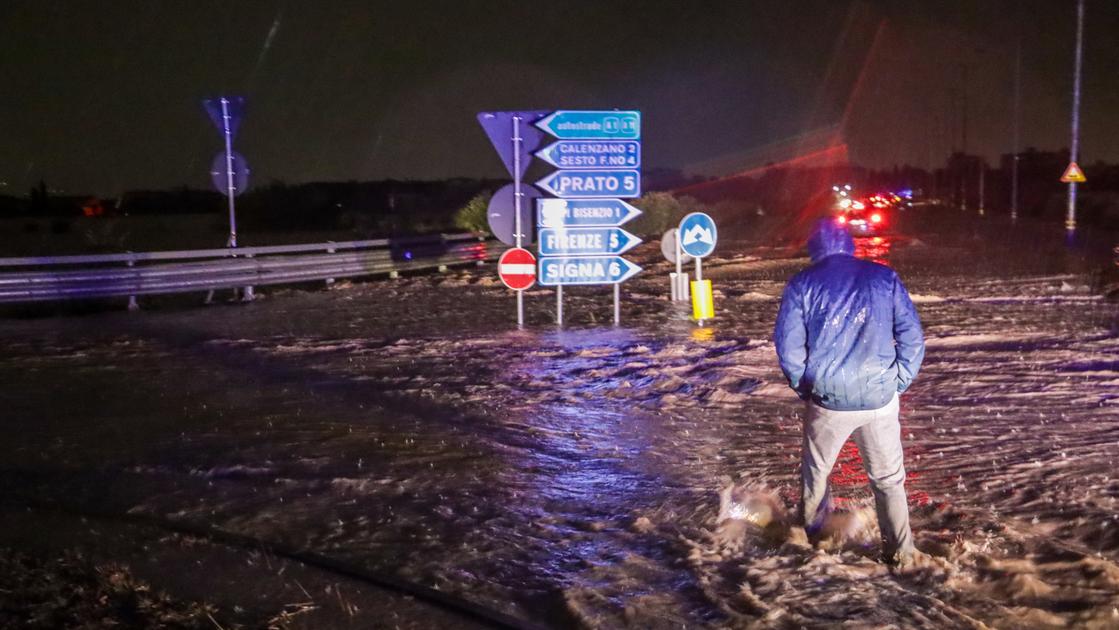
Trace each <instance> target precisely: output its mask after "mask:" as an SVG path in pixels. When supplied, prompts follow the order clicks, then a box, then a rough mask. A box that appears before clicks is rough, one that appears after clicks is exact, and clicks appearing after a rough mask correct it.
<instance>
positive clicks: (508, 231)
mask: <svg viewBox="0 0 1119 630" xmlns="http://www.w3.org/2000/svg"><path fill="white" fill-rule="evenodd" d="M548 113H549V112H546V111H523V112H481V113H479V114H478V123H479V124H480V125H482V129H483V130H484V131H485V132H486V136H487V137H489V139H490V142H491V143H492V144H493V147H494V149H496V150H497V154H498V156H499V157H500V158H501V162H502V163H503V164H504V165H505V168H506V170H508V171H509V174H510V175H512V177H513V185H512V192H511V194H512V200H511V203H509V202H508V200H507V195H508V193H504V194H503V191H504V190H505V189H502V190H501V191H498V193H497V194H495V195H494V198H493V200H492V201H491V204H490V207H489V208H488V209H487V218H488V220H489V225H490V228H491V229H492V230H493V233H494V235H495V236H497V237H498V238H499V239H500V240H501V241H502V242H503V243H507V244H509V245H513V246H514V247H515V248H518V249H520V248H521V246H522V245H524V240H525V236H526V234H525V230H524V228H525V225H524V222H525V217H524V216H523V215H524V214H525V212H524V210H525V202H526V201H528V198H529V197H533V198H534V197H536V196H539V193H538V192H536V191H535V189H532V188H531V187H529V191H527V192H526V191H525V189H524V183H523V180H524V174H525V171H526V170H527V169H528V163H529V162H530V161H531V160H532V155H531V152H532V151H535V150H536V148H537V147H538V146H540V143H541V141H542V140H543V138H544V133H543V132H542V131H541V130H539V129H537V128H536V127H535V126H533V123H535V122H536V121H538V120H539V119H540V118H542V117H544V116H545V115H546V114H548ZM526 123H527V124H526ZM510 213H511V214H512V217H511V220H510V217H509V214H510ZM529 236H530V238H529V239H528V240H529V241H530V242H531V240H532V239H531V235H529ZM533 264H535V258H534V259H533ZM498 273H499V275H500V266H499V272H498ZM506 284H507V285H508V283H506ZM510 288H512V287H510ZM516 292H517V326H518V327H521V326H524V289H516Z"/></svg>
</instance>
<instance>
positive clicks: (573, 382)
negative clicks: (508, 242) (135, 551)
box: [0, 230, 1119, 628]
mask: <svg viewBox="0 0 1119 630" xmlns="http://www.w3.org/2000/svg"><path fill="white" fill-rule="evenodd" d="M998 232H999V231H998V230H992V231H991V234H992V236H990V239H991V241H990V242H984V243H981V244H980V243H976V242H975V240H974V239H975V237H974V235H970V236H968V237H961V236H960V235H959V234H938V233H936V232H935V231H932V230H930V231H927V232H922V233H920V234H915V233H910V234H907V235H905V236H896V235H895V236H887V237H884V238H882V239H880V240H874V239H865V240H863V239H860V243H859V246H860V252H859V253H860V255H863V256H866V257H868V258H874V259H878V260H882V261H884V262H887V263H889V264H891V265H893V266H895V267H896V268H897V269H898V270H899V272H900V273H901V274H902V278H903V280H905V281H906V283H907V284H908V286H909V288H910V291H911V293H912V294H913V297H914V301H915V302H916V303H917V307H918V310H919V312H920V315H921V318H922V321H923V323H924V327H925V332H926V337H927V342H928V353H927V358H926V361H925V365H924V367H923V369H922V371H921V374H920V376H919V377H918V380H917V381H916V383H915V384H914V386H913V387H912V389H911V390H910V392H909V393H907V394H906V395H905V396H904V397H903V398H902V423H903V436H904V439H905V447H906V457H907V462H906V464H907V469H908V480H907V488H908V492H909V497H910V506H911V510H912V514H913V516H912V519H913V527H914V531H915V535H916V539H917V544H918V547H919V548H921V549H923V550H924V551H926V552H927V553H929V554H930V555H931V556H932V558H933V559H932V560H931V561H930V562H928V563H927V566H923V567H920V568H919V569H916V570H913V571H910V572H908V573H905V574H900V575H893V574H891V573H890V571H889V570H888V569H887V567H886V566H885V565H884V564H881V563H880V562H879V561H878V555H877V554H878V549H877V546H876V537H877V532H876V531H875V527H876V526H875V524H874V522H873V520H874V519H873V517H872V510H871V509H870V508H869V506H870V505H871V503H870V502H871V495H870V492H869V490H868V489H867V488H866V485H865V483H866V478H865V475H864V473H863V472H862V468H861V465H860V463H859V461H858V453H857V451H856V450H854V449H853V448H847V449H845V450H844V452H843V454H842V455H841V459H840V462H839V465H838V466H837V468H836V471H835V474H834V476H833V491H834V492H835V493H836V495H837V496H838V498H839V499H840V505H841V507H842V508H843V510H844V512H843V513H842V514H840V515H839V516H837V518H836V520H835V521H834V522H833V524H832V525H833V529H834V530H835V532H836V535H835V538H834V539H833V540H832V541H830V542H829V543H828V544H825V545H824V548H822V549H813V548H812V547H809V546H807V545H805V544H803V541H802V540H799V539H798V538H797V536H796V535H794V534H793V533H790V531H789V530H788V528H787V527H786V522H787V513H788V511H789V510H790V509H791V507H792V506H793V505H794V503H795V500H796V494H797V469H798V462H799V446H800V434H799V431H800V418H801V416H802V407H801V406H800V405H801V404H800V403H799V401H798V400H797V399H796V398H795V396H793V395H792V394H791V393H790V392H789V391H788V389H787V387H786V386H785V384H784V381H783V379H782V377H781V375H780V372H779V371H778V369H777V367H776V360H775V357H774V350H773V344H772V342H771V341H770V333H771V329H772V325H773V320H774V317H775V315H776V311H777V305H778V302H777V300H778V297H779V295H780V291H781V289H782V287H783V284H784V282H785V280H786V279H787V278H788V277H789V276H790V275H791V274H792V273H794V272H795V271H796V270H797V269H799V268H801V267H803V266H804V265H805V264H806V263H807V260H806V259H804V258H801V257H800V256H799V255H798V254H797V253H796V252H792V251H785V250H779V249H774V248H767V247H761V246H759V245H758V244H757V243H750V242H741V243H730V242H727V243H720V247H719V250H717V251H718V254H719V255H717V256H716V257H714V258H713V259H711V260H709V261H708V264H707V265H706V266H705V274H704V275H705V277H708V278H711V279H713V281H714V286H715V289H716V291H715V297H716V310H717V318H716V319H715V320H713V321H712V322H710V325H708V326H705V327H703V328H699V327H697V326H696V325H695V324H694V323H693V322H691V321H690V319H689V315H690V313H689V310H688V309H686V308H685V307H683V306H679V305H677V306H674V305H672V304H671V303H670V302H669V301H668V300H667V288H668V281H667V271H668V266H667V264H666V263H664V262H663V261H659V260H658V259H657V258H654V256H658V253H657V252H656V250H655V248H656V245H655V244H653V245H651V246H643V248H641V249H639V250H637V255H636V258H638V259H641V262H643V263H644V264H645V266H646V271H645V272H644V273H643V274H641V275H640V276H638V277H637V278H635V279H634V280H632V281H630V282H629V283H627V284H626V285H625V288H624V291H623V300H624V304H623V322H622V325H621V326H619V327H614V326H613V325H612V323H611V322H610V320H609V318H610V317H611V315H612V310H611V303H610V295H611V293H610V291H609V290H608V289H606V288H581V289H573V290H572V289H569V290H568V291H566V292H565V293H566V298H567V299H566V301H565V316H566V317H567V319H568V325H567V326H566V327H565V328H564V329H563V330H559V329H557V327H556V326H555V325H554V324H552V323H551V317H552V313H553V309H554V303H555V298H554V293H553V292H552V291H548V290H533V291H530V292H529V293H528V295H527V296H526V303H527V305H528V320H529V325H528V326H527V327H526V329H525V330H517V329H516V326H515V324H514V322H515V313H514V301H513V299H512V297H511V295H510V293H509V292H508V291H507V290H506V289H504V287H502V286H501V285H500V283H499V282H498V281H497V280H496V279H495V278H494V277H493V271H492V269H480V270H477V271H460V272H452V273H449V274H443V275H440V276H424V277H414V278H403V279H399V280H395V281H376V282H369V283H361V284H352V285H351V284H348V283H339V284H337V285H335V286H334V287H333V288H332V289H331V290H321V289H308V290H292V289H286V290H278V291H274V292H271V293H269V294H268V295H267V296H266V297H265V298H264V299H262V300H260V301H258V302H256V303H253V304H250V305H220V306H216V307H208V308H202V307H183V306H181V305H177V306H176V305H165V306H163V307H161V308H149V309H147V310H145V311H143V312H140V313H131V314H130V313H124V312H109V313H99V314H93V315H83V316H66V317H37V318H22V319H20V318H8V319H6V320H5V321H3V327H4V329H5V332H4V337H5V349H6V352H5V353H4V356H3V357H2V358H0V382H3V383H4V385H3V386H2V389H0V403H2V404H3V407H4V409H5V413H4V418H5V427H6V428H7V433H8V435H9V439H8V440H6V441H5V442H4V443H3V445H2V446H0V454H2V455H3V460H4V462H5V464H4V466H3V471H4V472H3V478H2V482H3V486H2V487H3V488H4V492H5V494H7V495H9V499H10V500H12V501H18V500H19V497H32V496H34V498H35V500H36V501H39V502H43V501H46V502H54V503H57V504H60V505H69V506H72V507H74V508H75V509H78V508H80V507H81V506H82V505H87V506H88V505H97V506H99V508H106V507H108V508H110V509H113V510H117V511H120V512H130V513H138V514H145V515H152V516H157V517H160V518H164V519H167V520H171V521H175V522H183V523H190V524H194V525H204V526H212V527H215V528H219V529H221V530H224V531H230V532H235V533H238V534H244V535H248V536H252V537H255V538H258V539H260V540H263V541H270V542H275V543H280V544H284V545H287V546H290V547H296V548H302V549H307V550H311V551H314V552H316V553H319V554H323V555H326V556H329V557H335V558H339V559H343V560H346V561H348V562H352V563H355V564H358V565H360V566H363V567H366V568H367V569H368V570H369V571H371V572H380V573H384V574H390V575H393V576H397V577H399V578H402V579H406V580H410V581H413V582H415V583H418V584H423V585H426V586H431V587H435V588H438V589H440V590H441V591H444V592H448V593H452V594H455V595H457V596H460V597H462V598H465V599H468V600H470V601H472V602H475V603H478V604H480V605H483V606H486V607H489V608H492V609H494V610H500V611H502V612H505V613H508V614H511V615H514V616H516V617H519V618H523V619H526V620H532V621H534V622H536V623H540V624H543V625H546V626H556V627H566V626H570V625H581V626H585V627H602V628H615V627H623V626H627V625H631V626H635V627H681V626H687V627H743V626H746V627H775V628H784V627H825V626H831V625H835V624H838V623H842V622H845V621H850V622H853V623H854V626H855V627H891V626H892V627H936V628H955V627H961V628H966V627H982V626H983V625H984V624H985V625H987V626H994V627H1007V628H1011V627H1063V626H1067V625H1074V626H1078V627H1099V628H1103V627H1116V626H1117V625H1119V565H1117V564H1116V563H1117V561H1119V506H1117V505H1116V498H1117V496H1119V467H1117V466H1116V462H1115V460H1116V457H1117V456H1119V336H1117V333H1119V326H1117V308H1116V305H1115V304H1113V303H1108V302H1105V301H1103V300H1101V299H1099V298H1098V297H1097V296H1095V295H1093V293H1092V291H1091V284H1092V278H1091V276H1090V274H1089V273H1088V271H1089V270H1090V265H1085V264H1084V260H1083V259H1082V257H1078V256H1077V255H1073V254H1061V253H1059V252H1060V251H1061V250H1060V249H1059V248H1057V249H1053V250H1052V251H1050V252H1045V251H1041V250H1039V249H1038V248H1037V247H1034V246H1032V245H1031V246H1023V244H1022V242H1021V241H1014V240H1005V239H1004V240H997V238H996V236H994V234H996V233H998ZM1000 234H1001V233H1000ZM1001 236H1005V234H1002V235H1001ZM1031 242H1032V241H1031ZM868 515H869V518H868Z"/></svg>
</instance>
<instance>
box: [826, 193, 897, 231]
mask: <svg viewBox="0 0 1119 630" xmlns="http://www.w3.org/2000/svg"><path fill="white" fill-rule="evenodd" d="M886 218H887V208H885V207H882V208H876V207H874V206H870V207H867V205H866V203H865V202H860V201H856V202H855V203H853V204H851V207H849V208H847V209H846V210H843V211H841V212H840V213H839V214H837V215H836V217H835V220H836V221H838V222H839V224H840V225H843V226H844V227H846V228H847V231H848V232H850V233H851V235H852V236H875V235H878V234H881V233H882V232H883V231H885V229H886V223H887V222H886Z"/></svg>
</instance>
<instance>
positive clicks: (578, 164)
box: [536, 140, 641, 168]
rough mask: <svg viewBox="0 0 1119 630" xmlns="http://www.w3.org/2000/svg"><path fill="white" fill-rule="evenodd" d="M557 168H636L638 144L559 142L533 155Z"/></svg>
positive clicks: (630, 142) (603, 141)
mask: <svg viewBox="0 0 1119 630" xmlns="http://www.w3.org/2000/svg"><path fill="white" fill-rule="evenodd" d="M536 157H538V158H540V159H541V160H544V161H545V162H547V163H548V164H551V165H552V166H555V167H557V168H637V167H639V166H641V143H640V142H638V141H637V140H559V141H557V142H553V143H552V144H549V145H548V146H546V147H544V148H543V149H540V150H539V151H537V152H536Z"/></svg>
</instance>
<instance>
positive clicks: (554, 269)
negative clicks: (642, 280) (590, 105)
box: [536, 110, 641, 316]
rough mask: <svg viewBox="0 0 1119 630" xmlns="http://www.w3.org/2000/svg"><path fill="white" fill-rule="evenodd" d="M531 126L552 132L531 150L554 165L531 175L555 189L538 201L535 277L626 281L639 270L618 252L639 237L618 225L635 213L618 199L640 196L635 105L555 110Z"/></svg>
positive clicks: (559, 282) (557, 282)
mask: <svg viewBox="0 0 1119 630" xmlns="http://www.w3.org/2000/svg"><path fill="white" fill-rule="evenodd" d="M536 126H537V127H538V128H540V129H542V130H544V131H546V132H547V133H549V134H551V135H553V136H555V137H556V138H557V141H556V142H553V143H552V144H550V145H548V146H546V147H544V148H543V149H541V150H540V151H537V152H536V156H537V157H539V158H540V159H542V160H544V161H545V162H548V163H549V164H551V165H553V166H556V167H558V168H559V170H557V171H554V172H552V173H550V174H548V175H547V176H545V177H544V178H543V179H541V180H540V181H538V182H536V185H537V187H539V188H540V189H541V190H543V191H544V192H545V193H547V194H550V195H553V196H555V197H558V199H538V200H537V201H536V211H537V224H538V225H539V226H540V233H539V235H540V238H539V239H538V244H539V248H540V249H539V252H540V259H539V273H538V274H537V275H538V279H539V282H540V284H541V285H544V286H556V287H561V286H563V285H569V284H614V285H617V284H618V283H621V282H624V281H625V280H626V279H628V278H630V277H632V276H633V275H634V274H636V273H638V272H639V271H641V267H639V266H637V265H635V264H633V263H631V262H630V261H628V260H626V259H625V258H622V257H621V256H620V254H623V253H625V252H627V251H629V250H630V249H632V248H633V247H635V246H637V245H638V244H640V243H641V239H639V238H638V237H636V236H634V235H633V234H630V233H629V232H627V231H625V230H623V229H621V228H620V227H619V226H620V225H622V224H623V223H625V222H627V221H629V220H630V219H632V218H634V217H636V216H638V215H639V214H641V211H640V210H638V209H637V208H634V207H633V206H632V205H630V204H628V203H626V202H624V201H622V199H632V198H634V197H640V196H641V172H640V171H639V170H638V168H639V167H640V166H641V142H640V138H641V113H640V112H636V111H608V110H607V111H575V110H560V111H557V112H553V113H551V114H549V115H547V116H545V117H544V118H542V119H541V120H539V121H538V122H537V123H536ZM616 303H617V292H615V307H616ZM616 315H617V308H615V316H616Z"/></svg>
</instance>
